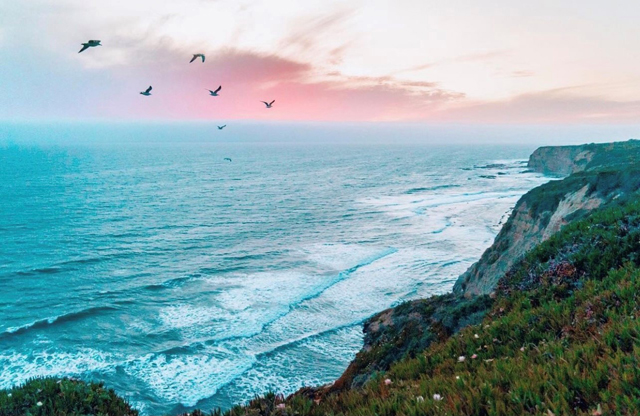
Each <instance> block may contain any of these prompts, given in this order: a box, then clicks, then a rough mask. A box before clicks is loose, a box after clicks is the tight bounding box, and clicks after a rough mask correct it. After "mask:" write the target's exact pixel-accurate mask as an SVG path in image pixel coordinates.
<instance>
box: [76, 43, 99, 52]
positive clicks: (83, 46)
mask: <svg viewBox="0 0 640 416" xmlns="http://www.w3.org/2000/svg"><path fill="white" fill-rule="evenodd" d="M94 46H102V45H101V44H100V41H99V40H90V41H89V42H87V43H83V44H82V49H80V50H79V51H78V53H80V52H84V51H86V50H87V49H89V48H93V47H94Z"/></svg>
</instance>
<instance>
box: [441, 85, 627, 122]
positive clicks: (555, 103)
mask: <svg viewBox="0 0 640 416" xmlns="http://www.w3.org/2000/svg"><path fill="white" fill-rule="evenodd" d="M579 90H580V88H579V87H570V88H561V89H556V90H550V91H543V92H539V93H531V94H523V95H519V96H517V97H514V98H512V99H509V100H505V101H500V102H490V103H477V104H474V105H469V106H463V107H459V108H457V109H450V110H448V111H446V113H445V114H443V119H445V120H450V121H453V120H464V121H467V122H480V123H602V122H624V123H627V122H633V123H637V122H638V121H639V120H640V101H614V100H610V99H607V98H604V97H598V96H588V95H586V96H583V95H579V94H578V93H579Z"/></svg>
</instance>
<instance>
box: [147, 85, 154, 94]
mask: <svg viewBox="0 0 640 416" xmlns="http://www.w3.org/2000/svg"><path fill="white" fill-rule="evenodd" d="M152 89H153V87H152V86H151V85H149V88H147V90H146V91H145V92H146V93H150V92H151V90H152Z"/></svg>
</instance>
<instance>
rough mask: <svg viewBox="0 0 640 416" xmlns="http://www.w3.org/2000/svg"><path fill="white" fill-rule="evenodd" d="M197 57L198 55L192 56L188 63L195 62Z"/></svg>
mask: <svg viewBox="0 0 640 416" xmlns="http://www.w3.org/2000/svg"><path fill="white" fill-rule="evenodd" d="M197 57H198V55H193V58H191V60H190V61H189V63H191V62H193V61H195V60H196V58H197Z"/></svg>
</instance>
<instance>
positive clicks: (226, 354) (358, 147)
mask: <svg viewBox="0 0 640 416" xmlns="http://www.w3.org/2000/svg"><path fill="white" fill-rule="evenodd" d="M227 131H229V132H231V133H227V134H230V135H232V134H233V133H232V131H233V127H232V126H231V127H228V128H227V130H225V132H227ZM297 134H300V135H301V137H300V140H298V141H295V140H293V141H292V140H289V141H286V142H259V141H258V142H246V141H239V142H235V143H234V142H233V141H227V142H216V141H214V140H212V141H209V142H183V141H180V140H178V138H176V140H175V141H170V140H164V141H162V142H158V143H154V142H153V140H152V139H153V138H152V137H151V138H150V139H149V140H146V141H144V142H140V143H137V142H126V143H125V142H120V143H118V144H110V143H109V142H108V141H105V142H100V144H96V143H95V142H91V143H87V144H82V143H75V142H74V143H63V144H57V145H56V144H54V143H49V142H47V143H41V144H15V143H14V144H10V143H9V144H7V143H5V144H4V145H2V146H0V201H2V209H1V211H0V237H1V241H2V244H1V248H0V288H1V289H2V290H0V318H1V319H0V388H8V387H11V386H13V385H16V384H19V383H22V382H24V381H26V380H28V379H29V378H32V377H37V376H72V377H77V378H80V379H83V380H95V381H104V382H105V383H106V385H107V386H109V387H112V388H114V389H115V390H116V391H117V392H118V393H119V394H120V395H122V396H123V397H125V398H126V399H127V400H129V401H130V402H131V403H133V404H134V405H135V406H136V407H137V408H138V409H140V410H141V411H142V413H143V414H145V415H161V414H176V413H178V412H180V411H185V410H189V409H191V408H193V407H194V406H197V407H200V408H202V409H211V408H214V407H223V408H228V407H230V406H231V405H233V404H237V403H242V402H246V401H247V400H249V399H251V398H253V397H254V396H255V395H256V394H260V393H264V392H267V391H275V392H278V393H284V394H289V393H292V392H294V391H295V390H297V389H298V388H300V387H302V386H306V385H318V384H325V383H328V382H331V381H333V380H334V379H336V378H337V377H339V376H340V375H341V373H342V372H343V371H344V370H345V368H346V367H347V365H348V363H349V362H350V361H351V360H352V359H353V358H354V356H355V354H356V352H357V351H358V350H359V349H360V348H361V346H362V339H363V334H362V322H363V320H365V319H366V318H367V317H369V316H371V315H372V314H374V313H376V312H378V311H381V310H383V309H385V308H388V307H391V306H394V305H398V304H399V303H401V302H404V301H407V300H411V299H416V298H424V297H428V296H430V295H433V294H441V293H444V292H447V291H449V290H451V288H452V286H453V283H454V281H455V279H456V278H457V276H458V275H459V274H461V273H462V272H464V271H465V270H466V268H467V267H468V266H470V265H471V264H472V263H473V262H474V261H476V260H477V259H478V258H479V257H480V255H481V254H482V252H483V251H484V249H486V248H487V247H488V246H489V245H490V244H491V242H492V241H493V238H494V237H495V235H496V234H497V232H498V231H499V229H500V226H501V223H502V222H504V221H505V219H506V217H507V215H508V213H509V212H510V209H511V208H512V207H513V206H514V204H515V203H516V201H517V200H518V198H519V197H520V196H521V195H522V194H523V193H525V192H526V191H527V190H529V189H531V188H533V187H535V186H537V185H539V184H541V183H543V182H545V181H547V180H548V179H547V178H544V177H542V176H540V175H538V174H534V173H528V172H526V159H527V157H528V155H529V154H530V153H531V151H532V150H533V148H532V147H531V146H517V145H504V144H502V145H499V146H498V145H468V144H464V145H463V144H458V145H456V144H450V145H446V144H438V145H435V144H415V143H414V144H405V145H394V144H383V143H376V144H369V145H367V144H363V143H355V144H354V143H351V144H349V143H320V142H313V143H306V142H305V141H304V137H303V135H304V132H303V131H300V132H298V133H297ZM227 157H228V158H230V159H231V160H232V161H231V162H229V161H227V160H225V159H224V158H227Z"/></svg>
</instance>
